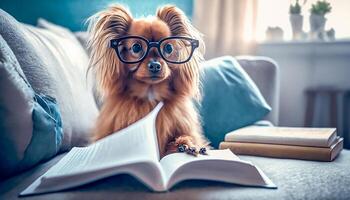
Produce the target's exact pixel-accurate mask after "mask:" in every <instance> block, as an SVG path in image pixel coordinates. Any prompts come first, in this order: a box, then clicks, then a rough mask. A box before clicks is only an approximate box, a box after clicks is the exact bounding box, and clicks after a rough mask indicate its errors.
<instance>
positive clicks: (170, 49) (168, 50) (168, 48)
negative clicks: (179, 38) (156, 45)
mask: <svg viewBox="0 0 350 200" xmlns="http://www.w3.org/2000/svg"><path fill="white" fill-rule="evenodd" d="M163 51H164V52H165V53H167V54H171V52H173V45H172V44H170V43H168V44H166V45H164V47H163Z"/></svg>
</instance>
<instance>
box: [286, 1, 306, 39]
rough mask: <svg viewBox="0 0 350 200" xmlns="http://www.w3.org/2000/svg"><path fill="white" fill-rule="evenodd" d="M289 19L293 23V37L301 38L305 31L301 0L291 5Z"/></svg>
mask: <svg viewBox="0 0 350 200" xmlns="http://www.w3.org/2000/svg"><path fill="white" fill-rule="evenodd" d="M304 3H305V2H304ZM289 21H290V24H291V25H292V32H293V39H294V40H297V39H300V38H301V35H302V33H303V16H302V15H301V6H300V4H299V0H296V1H295V4H294V5H293V4H291V5H290V6H289Z"/></svg>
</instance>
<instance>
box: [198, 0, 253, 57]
mask: <svg viewBox="0 0 350 200" xmlns="http://www.w3.org/2000/svg"><path fill="white" fill-rule="evenodd" d="M257 1H258V0H195V1H194V13H193V23H194V26H195V27H196V28H198V29H199V30H200V31H201V32H202V33H203V34H204V41H205V44H206V56H205V57H206V58H213V57H216V56H221V55H233V56H236V55H242V54H254V50H255V42H254V36H255V28H256V17H257V4H258V2H257Z"/></svg>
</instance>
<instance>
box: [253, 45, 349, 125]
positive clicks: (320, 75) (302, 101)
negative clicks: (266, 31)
mask: <svg viewBox="0 0 350 200" xmlns="http://www.w3.org/2000/svg"><path fill="white" fill-rule="evenodd" d="M257 54H258V55H262V56H268V57H271V58H273V59H274V60H276V61H277V63H278V64H279V66H280V78H281V87H280V90H281V91H280V95H281V96H280V114H279V116H280V118H279V125H280V126H303V125H304V115H305V108H306V96H305V93H304V91H305V89H307V88H309V87H317V86H331V87H337V88H343V89H345V88H347V89H350V41H339V42H312V43H309V42H297V43H286V42H284V43H264V44H261V45H259V47H258V53H257Z"/></svg>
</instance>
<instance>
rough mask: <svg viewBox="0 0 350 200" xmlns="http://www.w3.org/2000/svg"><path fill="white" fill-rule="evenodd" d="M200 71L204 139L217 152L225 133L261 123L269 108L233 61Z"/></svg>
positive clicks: (224, 59)
mask: <svg viewBox="0 0 350 200" xmlns="http://www.w3.org/2000/svg"><path fill="white" fill-rule="evenodd" d="M201 67H202V70H203V74H202V77H201V79H202V94H203V97H202V101H201V103H200V105H198V110H199V112H200V116H201V118H202V125H203V130H204V133H205V136H206V137H207V138H208V139H209V140H210V142H211V145H212V146H213V147H214V148H217V147H218V146H219V143H220V142H221V141H223V140H224V137H225V134H226V133H228V132H230V131H233V130H235V129H238V128H241V127H244V126H247V125H250V124H253V123H254V122H256V121H258V120H261V119H262V118H263V117H264V116H265V115H267V114H268V113H269V112H270V110H271V108H270V106H269V105H268V104H267V103H266V101H265V99H264V97H263V96H262V95H261V93H260V91H259V89H258V88H257V86H256V85H255V83H254V82H253V81H252V79H251V78H250V77H249V76H248V74H247V73H246V72H245V71H244V70H243V69H242V67H241V66H240V65H239V63H238V62H237V61H236V60H235V59H234V58H233V57H230V56H225V57H220V58H216V59H212V60H209V61H206V62H204V63H203V64H202V66H201Z"/></svg>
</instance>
